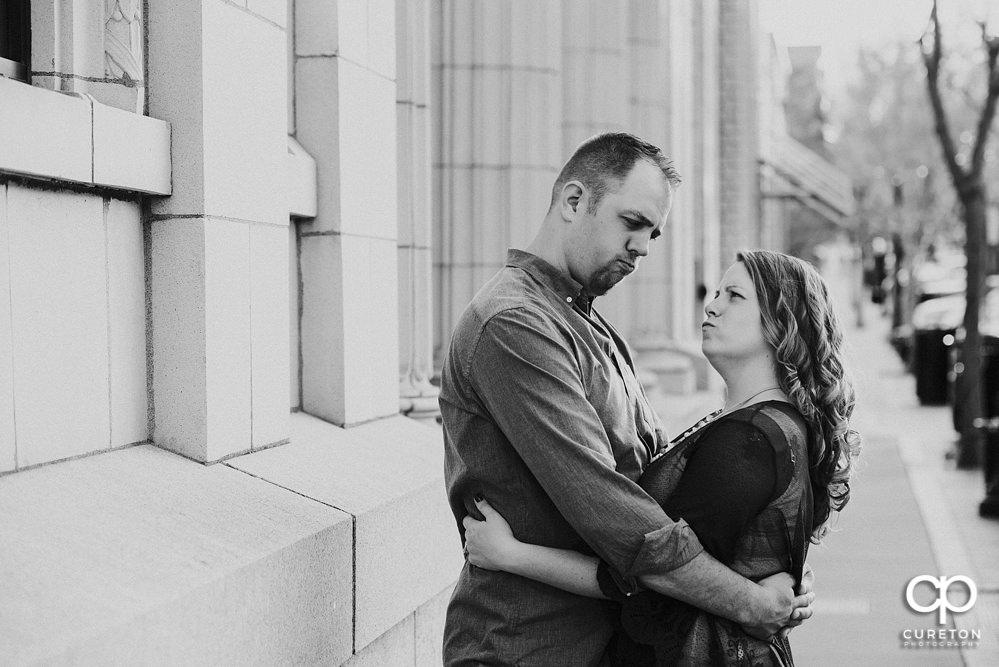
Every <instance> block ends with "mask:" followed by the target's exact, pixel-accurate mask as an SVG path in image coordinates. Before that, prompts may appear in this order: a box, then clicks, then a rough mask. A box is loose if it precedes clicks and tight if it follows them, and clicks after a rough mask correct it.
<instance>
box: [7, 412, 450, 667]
mask: <svg viewBox="0 0 999 667" xmlns="http://www.w3.org/2000/svg"><path fill="white" fill-rule="evenodd" d="M293 422H294V433H293V438H292V443H291V444H290V445H286V446H283V447H278V448H274V449H270V450H265V451H261V452H257V453H254V454H249V455H247V456H243V457H240V458H237V459H234V460H232V461H229V462H228V463H227V464H220V465H213V466H207V467H206V466H204V465H202V464H199V463H196V462H193V461H190V460H188V459H185V458H183V457H180V456H178V455H175V454H172V453H170V452H166V451H164V450H161V449H159V448H157V447H155V446H152V445H146V446H139V447H134V448H130V449H125V450H118V451H114V452H110V453H107V454H101V455H97V456H92V457H88V458H84V459H78V460H73V461H67V462H64V463H59V464H54V465H50V466H44V467H41V468H36V469H33V470H29V471H26V472H23V473H17V474H14V475H8V476H4V477H2V478H0V544H2V545H3V548H2V549H0V573H2V576H0V600H2V601H3V602H2V604H0V655H2V656H4V658H3V662H4V663H5V664H16V665H21V664H36V663H45V664H191V665H234V664H240V665H243V664H248V665H254V664H256V665H273V664H326V665H338V664H342V663H343V662H345V661H348V660H350V661H351V664H353V663H354V662H355V661H356V660H357V659H359V658H361V657H363V652H362V654H361V655H357V656H354V658H351V656H352V655H353V654H355V653H357V652H358V651H360V650H361V649H362V648H364V647H365V646H366V645H368V644H371V648H372V649H376V648H377V651H378V652H382V651H385V650H387V648H388V645H389V644H393V645H394V644H395V642H388V639H387V638H391V637H393V636H394V635H393V634H392V632H395V633H396V634H399V635H400V636H403V635H405V640H406V642H407V646H408V647H412V648H407V649H406V652H408V653H409V655H411V656H412V655H413V654H412V651H413V650H417V651H419V652H422V653H423V654H424V655H426V654H427V651H430V652H431V653H433V651H434V647H435V646H439V643H440V638H439V636H433V637H429V636H428V637H424V638H421V637H414V634H413V633H412V632H410V633H406V632H400V627H409V628H414V629H415V630H417V631H418V630H419V628H424V632H425V633H426V632H429V633H433V634H435V635H436V633H437V632H438V630H439V623H438V622H437V621H436V620H435V619H436V616H438V615H440V613H441V611H442V608H443V605H444V604H446V602H445V600H446V590H447V588H448V585H449V583H450V582H453V580H454V577H455V576H456V574H457V572H458V570H459V568H460V565H461V550H460V547H459V546H458V537H457V531H456V530H455V527H454V522H453V519H452V518H451V516H450V513H449V512H448V511H447V504H446V502H445V500H444V491H443V482H442V479H441V478H442V465H441V462H440V458H441V446H440V431H439V429H436V428H434V427H429V426H424V425H421V424H418V423H416V422H413V421H411V420H408V419H404V418H398V419H387V420H382V421H380V422H375V423H372V424H368V425H365V426H361V427H357V428H355V429H350V430H344V429H340V428H337V427H335V426H331V425H329V424H326V423H324V422H321V421H319V420H316V419H313V418H311V417H308V416H306V415H297V416H296V417H295V419H293ZM352 515H353V516H352ZM355 591H356V601H355ZM442 591H445V593H442ZM428 612H429V613H430V614H431V615H432V616H431V617H430V618H428V617H427V613H428ZM407 624H408V625H407ZM390 630H391V631H392V632H389V631H390ZM396 650H399V649H398V648H397V649H396ZM433 659H434V658H433V657H431V658H430V660H431V662H427V661H426V660H420V661H419V662H418V663H415V664H432V660H433ZM437 660H438V662H437V664H439V658H438V659H437Z"/></svg>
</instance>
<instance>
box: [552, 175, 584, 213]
mask: <svg viewBox="0 0 999 667" xmlns="http://www.w3.org/2000/svg"><path fill="white" fill-rule="evenodd" d="M587 196H588V193H587V191H586V187H585V186H584V185H583V184H582V183H580V182H579V181H569V182H567V183H566V184H565V185H563V186H562V192H560V193H559V209H560V210H561V212H562V218H563V219H564V220H566V221H571V220H575V219H576V216H577V215H578V214H580V213H582V212H583V211H584V210H585V209H586V198H587Z"/></svg>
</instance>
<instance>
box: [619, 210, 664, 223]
mask: <svg viewBox="0 0 999 667" xmlns="http://www.w3.org/2000/svg"><path fill="white" fill-rule="evenodd" d="M622 215H626V216H628V217H629V218H635V220H636V221H637V222H640V223H641V224H642V226H643V227H655V226H656V223H654V222H652V221H651V220H649V219H648V218H647V217H645V215H644V214H642V212H641V211H636V210H634V209H628V210H627V211H624V212H623V213H622Z"/></svg>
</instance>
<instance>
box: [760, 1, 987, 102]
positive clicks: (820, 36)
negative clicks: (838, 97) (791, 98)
mask: <svg viewBox="0 0 999 667" xmlns="http://www.w3.org/2000/svg"><path fill="white" fill-rule="evenodd" d="M938 3H939V12H940V15H941V23H942V25H943V27H944V30H945V31H946V30H947V27H948V24H952V25H953V24H957V23H958V18H959V17H960V16H961V15H964V16H966V17H967V16H973V17H979V18H986V17H988V18H989V21H990V25H999V0H938ZM932 6H933V2H932V0H760V11H761V23H762V25H763V27H764V28H765V29H769V31H771V32H773V33H774V37H775V38H776V40H777V43H778V46H785V47H786V46H821V47H822V57H821V60H820V65H821V67H822V70H823V73H824V76H825V81H826V85H827V86H828V89H829V92H830V93H833V94H835V92H836V91H839V90H842V89H843V87H844V86H845V84H846V83H847V82H848V81H849V79H850V76H851V72H852V71H853V64H854V63H855V62H856V53H857V51H858V50H859V48H860V47H861V46H869V47H877V46H879V45H882V44H886V43H894V42H897V41H898V40H899V39H907V40H910V39H911V40H912V41H913V42H915V41H916V40H918V39H919V37H920V35H922V34H923V32H924V30H925V29H926V26H927V24H928V22H929V16H930V9H931V8H932ZM990 11H991V16H989V12H990ZM961 23H963V25H965V26H967V25H972V26H973V25H974V19H965V20H964V21H962V22H961ZM995 30H996V31H999V27H997V28H996V29H995ZM946 35H947V33H946V32H945V38H946Z"/></svg>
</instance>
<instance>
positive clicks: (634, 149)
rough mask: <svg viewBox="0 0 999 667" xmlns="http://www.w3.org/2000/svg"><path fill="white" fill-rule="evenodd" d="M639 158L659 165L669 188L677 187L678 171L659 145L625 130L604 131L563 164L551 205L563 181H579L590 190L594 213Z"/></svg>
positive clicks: (590, 209)
mask: <svg viewBox="0 0 999 667" xmlns="http://www.w3.org/2000/svg"><path fill="white" fill-rule="evenodd" d="M639 160H647V161H648V162H650V163H651V164H654V165H655V166H657V167H659V169H660V171H662V173H663V177H664V178H665V179H666V182H667V183H669V186H670V190H671V191H672V190H676V188H677V187H679V185H680V182H681V180H680V173H679V172H678V171H677V170H676V167H675V166H674V165H673V160H671V159H670V158H668V157H666V156H665V155H664V154H663V152H662V150H661V149H660V148H659V147H658V146H654V145H652V144H650V143H648V142H647V141H643V140H642V139H639V138H638V137H636V136H635V135H633V134H628V133H627V132H605V133H603V134H598V135H596V136H594V137H590V138H589V139H587V140H586V141H584V142H583V143H582V144H580V146H579V148H577V149H576V150H575V152H574V153H573V154H572V156H571V157H570V158H569V160H568V161H567V162H566V163H565V165H564V166H563V167H562V171H560V172H559V175H558V178H557V179H555V185H554V186H553V187H552V200H551V204H552V206H554V205H555V202H557V201H558V198H559V194H560V193H561V191H562V188H563V187H564V186H565V184H566V183H568V182H569V181H579V182H580V183H582V184H583V185H585V186H586V189H587V190H589V192H590V199H589V204H588V205H587V212H588V213H594V212H596V209H597V206H598V205H599V204H600V200H601V199H603V196H604V195H605V194H607V193H608V192H610V191H612V190H613V189H614V188H617V187H618V186H619V185H620V184H621V183H622V182H623V181H624V179H625V178H626V177H627V176H628V174H629V173H630V172H631V170H632V168H634V166H635V163H636V162H638V161H639Z"/></svg>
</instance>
